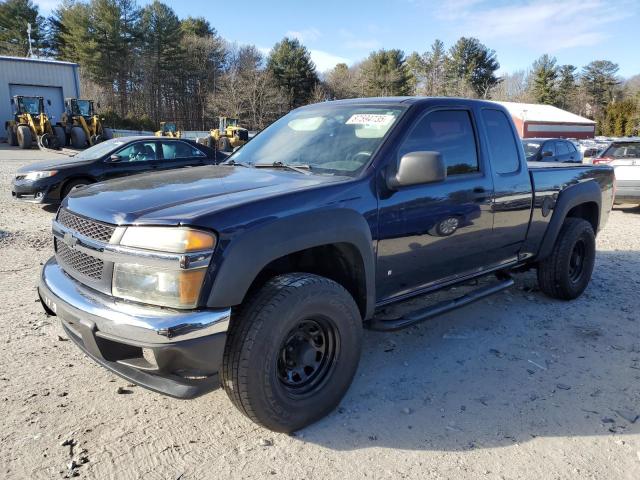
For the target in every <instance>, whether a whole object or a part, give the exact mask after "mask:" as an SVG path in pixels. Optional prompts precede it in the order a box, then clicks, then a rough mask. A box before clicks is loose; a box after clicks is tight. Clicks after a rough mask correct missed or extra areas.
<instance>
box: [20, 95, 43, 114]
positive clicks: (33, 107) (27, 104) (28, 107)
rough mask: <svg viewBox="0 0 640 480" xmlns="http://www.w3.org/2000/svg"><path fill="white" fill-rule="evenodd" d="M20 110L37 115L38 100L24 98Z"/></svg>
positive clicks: (38, 109)
mask: <svg viewBox="0 0 640 480" xmlns="http://www.w3.org/2000/svg"><path fill="white" fill-rule="evenodd" d="M22 108H24V111H25V112H26V113H28V114H30V115H38V114H39V113H40V99H39V98H33V97H24V98H23V99H22Z"/></svg>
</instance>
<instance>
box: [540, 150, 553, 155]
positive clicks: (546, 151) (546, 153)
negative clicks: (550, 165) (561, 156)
mask: <svg viewBox="0 0 640 480" xmlns="http://www.w3.org/2000/svg"><path fill="white" fill-rule="evenodd" d="M542 156H543V157H553V152H552V151H551V150H545V151H544V152H542Z"/></svg>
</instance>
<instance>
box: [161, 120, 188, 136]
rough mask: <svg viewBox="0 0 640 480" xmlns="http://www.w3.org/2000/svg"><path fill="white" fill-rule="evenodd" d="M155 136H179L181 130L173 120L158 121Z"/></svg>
mask: <svg viewBox="0 0 640 480" xmlns="http://www.w3.org/2000/svg"><path fill="white" fill-rule="evenodd" d="M156 137H170V138H180V137H182V132H181V131H180V130H178V127H177V126H176V124H175V123H174V122H160V130H158V131H157V132H156Z"/></svg>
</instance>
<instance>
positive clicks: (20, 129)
mask: <svg viewBox="0 0 640 480" xmlns="http://www.w3.org/2000/svg"><path fill="white" fill-rule="evenodd" d="M47 104H48V105H49V106H51V100H47ZM11 105H13V107H14V109H15V113H14V114H13V119H11V120H8V121H6V122H5V124H4V127H5V129H6V131H7V142H8V143H9V145H13V146H15V145H18V146H20V148H23V149H29V148H31V147H32V146H33V141H34V140H35V141H36V144H37V145H38V148H40V149H43V148H51V149H55V150H58V149H59V148H60V147H61V146H62V145H64V138H62V137H61V136H60V135H59V133H60V132H59V131H54V127H53V126H52V125H51V122H50V121H49V117H48V116H47V114H46V112H45V110H44V98H43V97H27V96H23V95H16V96H14V97H13V98H11Z"/></svg>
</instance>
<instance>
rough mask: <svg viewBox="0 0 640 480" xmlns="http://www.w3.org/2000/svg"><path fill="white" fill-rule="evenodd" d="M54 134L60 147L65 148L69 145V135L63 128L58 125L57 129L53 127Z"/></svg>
mask: <svg viewBox="0 0 640 480" xmlns="http://www.w3.org/2000/svg"><path fill="white" fill-rule="evenodd" d="M53 133H54V135H55V136H56V138H57V139H58V145H59V146H60V147H64V146H66V145H67V133H66V132H65V131H64V128H63V127H61V126H59V125H56V126H55V127H53Z"/></svg>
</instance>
